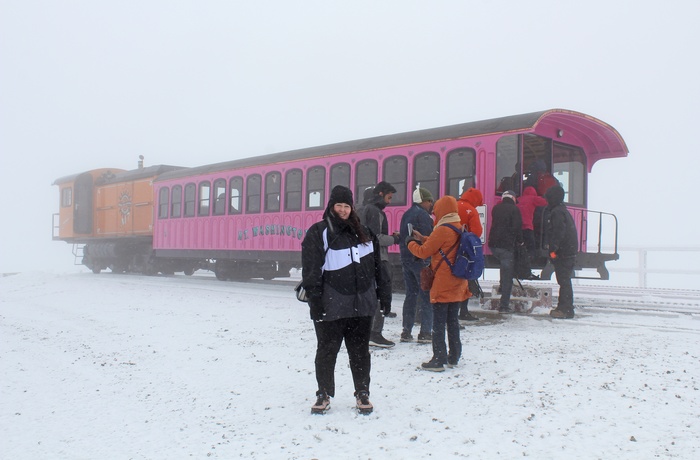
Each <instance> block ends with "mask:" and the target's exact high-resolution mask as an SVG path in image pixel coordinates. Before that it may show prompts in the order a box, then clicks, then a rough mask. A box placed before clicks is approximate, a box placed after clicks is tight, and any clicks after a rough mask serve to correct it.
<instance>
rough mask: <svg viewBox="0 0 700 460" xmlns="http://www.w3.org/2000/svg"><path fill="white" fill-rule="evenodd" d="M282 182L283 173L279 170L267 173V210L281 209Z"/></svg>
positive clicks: (275, 210)
mask: <svg viewBox="0 0 700 460" xmlns="http://www.w3.org/2000/svg"><path fill="white" fill-rule="evenodd" d="M281 182H282V174H280V173H278V172H277V171H274V172H271V173H267V175H266V176H265V212H277V211H279V210H280V192H281V191H282V188H281Z"/></svg>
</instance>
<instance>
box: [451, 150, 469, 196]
mask: <svg viewBox="0 0 700 460" xmlns="http://www.w3.org/2000/svg"><path fill="white" fill-rule="evenodd" d="M470 187H476V151H475V150H474V149H470V148H461V149H455V150H452V151H451V152H449V153H448V154H447V194H448V195H452V196H453V197H455V198H457V199H459V197H460V196H462V193H464V192H465V191H466V190H468V189H469V188H470Z"/></svg>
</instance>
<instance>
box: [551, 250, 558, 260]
mask: <svg viewBox="0 0 700 460" xmlns="http://www.w3.org/2000/svg"><path fill="white" fill-rule="evenodd" d="M549 258H550V259H556V258H557V253H556V252H554V251H552V252H550V253H549Z"/></svg>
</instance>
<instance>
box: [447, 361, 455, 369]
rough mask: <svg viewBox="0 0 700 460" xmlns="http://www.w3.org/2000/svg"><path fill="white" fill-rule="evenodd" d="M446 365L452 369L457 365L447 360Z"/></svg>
mask: <svg viewBox="0 0 700 460" xmlns="http://www.w3.org/2000/svg"><path fill="white" fill-rule="evenodd" d="M446 366H447V367H449V368H450V369H454V368H455V367H457V363H455V362H448V363H447V364H446Z"/></svg>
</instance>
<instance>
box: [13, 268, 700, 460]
mask: <svg viewBox="0 0 700 460" xmlns="http://www.w3.org/2000/svg"><path fill="white" fill-rule="evenodd" d="M0 292H1V294H0V458H3V459H38V458H42V459H53V458H57V459H179V458H207V457H214V458H260V459H314V458H317V459H338V458H343V459H345V458H348V459H355V458H357V459H370V458H371V459H384V458H387V459H408V458H430V457H432V458H440V459H442V458H456V457H471V458H520V457H531V458H538V459H542V458H567V459H568V458H586V459H588V458H591V459H596V458H601V459H609V458H616V459H640V458H659V457H660V458H688V459H691V458H697V456H698V454H700V438H699V436H698V433H700V418H699V417H700V391H699V388H700V360H699V356H700V347H698V338H700V321H699V319H700V318H698V316H697V315H692V314H664V313H653V312H652V313H649V312H646V313H630V312H624V311H615V310H611V311H605V310H601V309H597V310H594V309H588V308H585V309H581V310H579V311H578V312H577V313H578V316H577V318H576V319H574V320H570V321H554V320H550V319H549V318H548V317H546V316H545V315H543V314H535V315H529V316H527V315H514V316H509V317H507V318H506V319H497V317H496V316H494V315H492V314H490V313H489V314H487V313H479V311H478V309H477V308H472V310H475V311H477V314H480V315H482V316H483V315H486V317H485V318H484V319H483V320H482V321H480V322H479V323H472V324H469V325H467V327H466V329H464V330H463V331H462V342H463V343H464V355H463V360H462V362H461V363H460V366H459V367H458V368H456V369H449V370H447V371H446V372H444V373H440V374H438V373H431V372H425V371H421V370H419V369H418V366H419V365H420V363H421V362H422V361H425V360H427V359H428V358H429V357H430V354H431V352H430V346H429V345H418V344H415V343H411V344H406V343H397V345H396V347H395V348H394V349H390V350H378V349H373V350H372V385H371V399H372V402H373V403H374V405H375V412H374V413H373V414H371V415H369V416H362V415H358V414H357V413H356V411H355V410H354V408H353V406H354V399H353V396H352V393H353V388H352V380H351V378H350V373H349V369H348V365H347V355H346V354H345V350H344V349H343V350H341V354H340V355H339V361H338V366H337V369H336V382H337V394H336V398H335V399H334V400H333V401H332V409H331V410H330V412H329V413H327V414H326V415H323V416H318V415H311V414H310V411H309V409H310V406H311V404H312V403H313V401H314V392H315V390H316V382H315V378H314V371H313V360H314V349H315V337H314V333H313V327H312V323H311V321H310V320H309V318H308V312H307V309H306V305H305V304H302V303H300V302H298V301H297V300H296V299H295V298H294V296H293V292H292V290H291V285H290V284H283V283H276V284H275V283H273V284H270V283H267V284H262V283H257V284H256V283H237V282H226V283H224V282H219V281H217V280H215V279H214V278H212V277H206V276H203V277H202V276H195V277H184V276H176V277H142V276H122V275H111V274H106V273H105V274H102V275H93V274H91V273H71V274H52V273H20V274H16V275H12V276H6V277H3V278H0ZM402 299H403V298H402V297H401V296H398V295H397V296H396V297H395V299H394V310H395V311H397V312H398V313H399V318H394V319H388V320H387V321H386V326H385V335H386V336H387V337H389V338H391V339H394V340H396V341H397V342H398V336H399V333H400V328H401V326H400V313H401V302H402Z"/></svg>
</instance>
